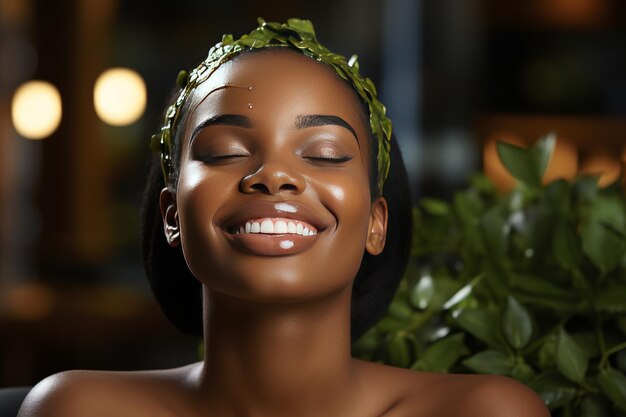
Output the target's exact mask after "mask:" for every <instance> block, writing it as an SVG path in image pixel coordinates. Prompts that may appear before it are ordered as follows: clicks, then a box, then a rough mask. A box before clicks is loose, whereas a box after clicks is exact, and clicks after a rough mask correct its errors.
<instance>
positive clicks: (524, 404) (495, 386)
mask: <svg viewBox="0 0 626 417" xmlns="http://www.w3.org/2000/svg"><path fill="white" fill-rule="evenodd" d="M416 374H417V375H416V381H419V382H417V383H416V384H415V386H414V388H415V389H414V391H413V394H414V395H413V398H414V399H415V401H416V402H419V398H420V397H422V398H423V396H424V395H426V396H428V397H429V398H432V399H433V401H431V402H430V406H431V407H432V408H431V409H430V412H435V414H436V415H440V416H451V417H456V416H463V417H474V416H476V417H483V416H493V417H549V416H550V412H549V411H548V409H547V407H546V406H545V404H544V403H543V401H542V400H541V398H539V396H538V395H537V394H536V393H535V392H534V391H533V390H532V389H530V388H529V387H528V386H526V385H524V384H522V383H520V382H518V381H516V380H514V379H512V378H508V377H504V376H499V375H458V374H432V373H422V372H420V373H417V372H416ZM420 393H421V395H420ZM417 415H420V414H419V413H418V414H417Z"/></svg>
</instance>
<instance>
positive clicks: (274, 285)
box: [174, 51, 384, 302]
mask: <svg viewBox="0 0 626 417" xmlns="http://www.w3.org/2000/svg"><path fill="white" fill-rule="evenodd" d="M311 63H312V62H310V60H309V59H308V58H306V57H304V56H298V55H295V54H293V53H290V52H285V51H272V52H266V53H263V54H258V56H255V55H250V56H243V57H240V58H239V59H237V60H236V61H234V62H231V63H228V64H225V65H223V66H222V67H220V68H219V69H218V70H217V71H216V72H215V73H214V74H213V76H212V77H211V78H210V79H209V80H207V81H206V82H205V83H204V84H202V85H201V86H200V87H199V89H198V91H197V92H196V93H195V94H194V95H193V97H192V106H191V108H192V109H193V111H192V112H191V113H190V114H189V115H188V116H187V117H186V118H185V120H184V121H183V127H182V128H183V131H182V132H183V133H182V136H181V137H182V149H181V161H180V173H179V180H178V189H177V192H176V206H177V213H178V225H179V227H180V237H181V244H182V248H183V252H184V254H185V259H186V260H187V263H188V265H189V267H190V269H191V271H192V272H193V273H194V275H195V276H196V277H197V278H198V279H199V280H200V281H202V282H203V283H204V284H206V285H207V286H208V288H210V289H211V290H214V291H217V292H219V293H223V294H228V295H231V296H234V297H237V298H244V299H248V300H251V301H252V300H254V301H266V297H267V296H268V294H271V299H273V300H275V301H276V300H283V301H285V302H296V301H303V300H309V299H313V298H315V297H321V296H326V295H329V294H331V293H335V292H337V290H339V289H341V288H347V287H348V286H350V285H351V282H352V279H353V277H354V276H355V275H356V272H357V270H358V267H359V264H360V261H361V258H362V256H363V253H364V251H365V249H366V248H365V243H366V239H367V232H368V224H369V222H370V207H371V206H372V202H371V199H370V190H369V175H368V172H369V166H368V165H369V146H370V144H369V138H368V133H367V130H365V129H366V127H367V126H366V125H365V124H364V123H363V116H362V115H361V114H360V112H359V109H358V107H357V106H356V97H355V96H354V95H353V93H352V92H351V91H350V89H349V87H348V86H347V85H345V84H344V83H342V82H341V81H340V80H339V79H338V77H337V76H336V75H335V74H333V73H332V72H331V71H330V70H328V69H327V68H326V67H324V66H322V65H320V64H318V65H311ZM313 80H314V81H315V82H314V81H313ZM320 80H325V81H327V82H320ZM225 85H226V86H248V85H249V86H252V87H253V89H252V90H248V89H245V88H232V87H224V86H225ZM338 91H342V92H344V94H337V92H338ZM251 101H253V102H254V108H253V109H249V108H248V103H249V102H251ZM319 116H324V117H319ZM322 123H323V124H322ZM318 124H322V125H318ZM303 126H305V127H303ZM337 161H339V162H337ZM348 196H349V197H348ZM261 204H266V205H267V206H266V207H256V209H250V207H255V205H261ZM281 205H282V206H281ZM296 205H298V206H299V207H300V210H298V209H296V210H295V211H293V210H291V211H287V210H285V211H284V212H282V213H281V210H280V209H281V208H284V207H290V208H295V207H296ZM277 207H278V208H277ZM244 210H247V213H246V216H247V218H240V217H238V218H236V219H233V217H236V216H239V215H240V213H242V211H244ZM262 218H287V219H293V220H295V221H296V226H297V225H298V224H305V223H308V224H311V225H312V226H313V227H314V229H315V230H316V234H314V235H308V233H309V232H310V228H307V227H306V225H305V226H304V229H306V232H307V235H297V236H290V237H293V239H290V240H291V241H292V242H293V245H290V247H289V248H287V249H286V248H285V247H284V245H281V241H282V240H284V237H283V236H281V235H268V234H265V233H243V234H238V233H235V230H233V226H234V227H235V228H238V227H240V226H241V225H243V226H244V228H245V223H246V222H251V223H259V225H260V226H261V229H262V227H263V223H262V222H254V221H253V220H255V219H262ZM174 226H176V225H174ZM252 226H254V224H252ZM382 227H384V225H383V226H382ZM207 253H211V254H212V256H211V257H207V256H206V254H207ZM338 254H341V256H338ZM282 255H294V256H288V257H285V256H282ZM296 255H297V256H296ZM320 259H334V261H333V264H334V267H333V268H332V269H331V270H329V269H328V268H327V265H325V264H324V263H323V262H320Z"/></svg>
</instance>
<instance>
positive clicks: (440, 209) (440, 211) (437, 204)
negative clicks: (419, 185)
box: [420, 198, 450, 216]
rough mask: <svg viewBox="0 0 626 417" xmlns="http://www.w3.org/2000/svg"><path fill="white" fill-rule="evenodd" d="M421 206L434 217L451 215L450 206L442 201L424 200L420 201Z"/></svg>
mask: <svg viewBox="0 0 626 417" xmlns="http://www.w3.org/2000/svg"><path fill="white" fill-rule="evenodd" d="M420 205H421V206H422V207H423V208H424V210H425V211H426V213H428V214H430V215H433V216H445V215H448V214H450V206H449V205H448V203H446V202H445V201H442V200H437V199H434V198H422V199H421V200H420Z"/></svg>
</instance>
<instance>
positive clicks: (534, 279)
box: [509, 273, 576, 301]
mask: <svg viewBox="0 0 626 417" xmlns="http://www.w3.org/2000/svg"><path fill="white" fill-rule="evenodd" d="M509 285H510V286H511V288H514V289H516V290H521V291H523V292H524V293H529V294H537V295H542V296H546V297H555V298H561V299H570V300H571V301H575V300H574V298H575V297H576V295H575V294H572V292H571V291H570V290H567V289H564V288H563V287H562V286H559V285H556V284H553V283H551V282H550V281H549V280H548V278H544V277H540V276H534V275H528V274H524V275H522V274H518V273H512V274H510V275H509Z"/></svg>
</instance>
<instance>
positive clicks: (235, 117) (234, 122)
mask: <svg viewBox="0 0 626 417" xmlns="http://www.w3.org/2000/svg"><path fill="white" fill-rule="evenodd" d="M216 125H225V126H237V127H244V128H251V127H252V122H251V121H250V119H249V118H247V117H246V116H242V115H239V114H218V115H216V116H213V117H210V118H208V119H206V120H204V121H203V122H202V123H200V124H199V125H198V126H196V128H195V129H194V130H193V132H192V133H191V140H190V141H189V142H190V143H191V142H193V140H194V138H195V137H196V135H197V134H198V132H200V131H201V130H202V129H204V128H205V127H209V126H216Z"/></svg>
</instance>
